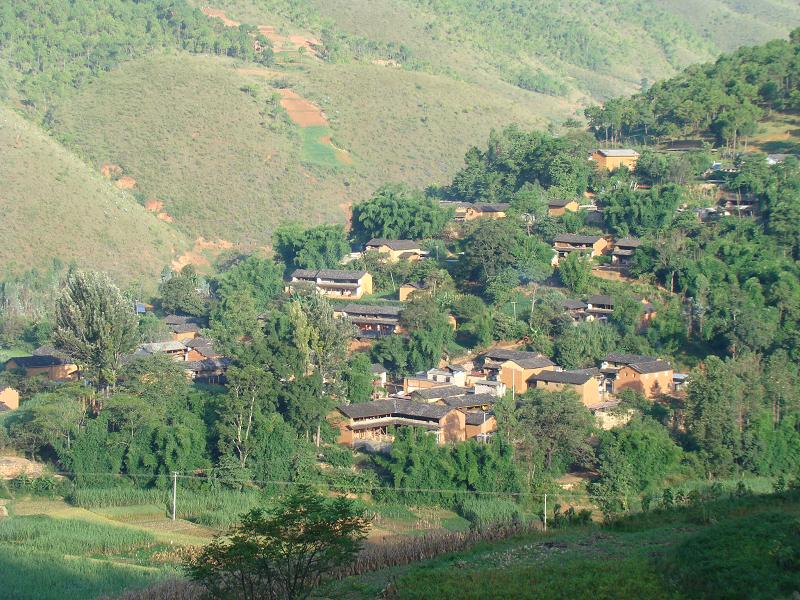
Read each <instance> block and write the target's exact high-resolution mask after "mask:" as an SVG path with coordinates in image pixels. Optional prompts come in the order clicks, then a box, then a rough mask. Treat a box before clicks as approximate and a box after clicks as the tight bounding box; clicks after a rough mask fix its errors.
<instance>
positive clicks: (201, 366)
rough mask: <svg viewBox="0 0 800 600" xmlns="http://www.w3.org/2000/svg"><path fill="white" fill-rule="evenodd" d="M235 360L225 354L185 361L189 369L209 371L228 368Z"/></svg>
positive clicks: (185, 366) (201, 371) (198, 371)
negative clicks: (217, 356)
mask: <svg viewBox="0 0 800 600" xmlns="http://www.w3.org/2000/svg"><path fill="white" fill-rule="evenodd" d="M232 362H233V361H232V360H231V359H230V358H227V357H225V356H222V357H219V358H204V359H203V360H192V361H189V362H186V363H183V367H184V368H185V369H186V370H187V371H194V372H195V373H203V372H207V371H221V370H225V369H227V368H228V367H229V366H230V365H231V363H232Z"/></svg>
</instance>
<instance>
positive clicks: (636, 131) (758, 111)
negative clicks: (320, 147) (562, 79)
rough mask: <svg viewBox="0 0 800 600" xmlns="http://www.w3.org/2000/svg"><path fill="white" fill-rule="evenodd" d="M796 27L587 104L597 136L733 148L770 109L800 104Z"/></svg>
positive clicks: (799, 53) (799, 32)
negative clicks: (699, 141) (686, 139)
mask: <svg viewBox="0 0 800 600" xmlns="http://www.w3.org/2000/svg"><path fill="white" fill-rule="evenodd" d="M798 82H800V30H795V31H794V32H792V33H791V34H790V36H789V40H788V41H787V40H775V41H772V42H770V43H768V44H765V45H763V46H757V47H752V48H742V49H740V50H738V51H736V52H734V53H732V54H727V55H723V56H721V57H720V58H719V59H718V60H717V61H716V62H714V63H711V64H706V65H697V66H692V67H689V68H687V69H686V70H684V71H683V72H682V73H681V74H680V75H679V76H677V77H674V78H672V79H668V80H666V81H661V82H658V83H656V84H654V85H653V86H652V87H651V88H650V89H648V90H645V91H643V92H642V93H640V94H636V95H634V96H631V97H630V98H613V99H610V100H608V101H607V102H605V103H604V104H603V106H593V107H590V108H587V109H586V117H587V119H588V120H589V125H590V127H591V128H592V130H593V131H594V132H595V135H596V136H597V137H598V139H602V140H604V141H607V142H608V141H611V142H614V141H622V140H630V141H637V142H639V143H647V142H648V140H650V141H652V140H654V139H658V138H669V139H675V138H679V137H681V136H697V135H701V136H709V137H713V138H714V139H715V140H716V142H717V143H718V144H724V145H725V146H726V147H730V148H731V149H732V150H734V151H735V150H736V149H737V147H738V146H739V144H740V143H741V142H742V140H743V139H745V140H746V138H747V137H748V136H751V135H753V134H754V133H755V131H756V127H757V123H758V121H759V119H760V118H762V117H763V116H764V115H765V114H767V113H769V112H770V111H780V110H796V109H798V108H800V90H799V89H798Z"/></svg>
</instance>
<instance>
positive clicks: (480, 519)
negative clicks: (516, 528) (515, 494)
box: [454, 498, 522, 529]
mask: <svg viewBox="0 0 800 600" xmlns="http://www.w3.org/2000/svg"><path fill="white" fill-rule="evenodd" d="M454 508H455V511H456V512H457V513H458V514H459V515H461V516H462V517H464V518H465V519H466V520H467V521H469V522H470V527H471V528H472V529H487V528H489V527H493V526H497V525H516V524H519V523H521V522H522V512H521V511H520V508H519V506H517V504H516V503H515V502H512V501H511V500H501V499H497V498H492V499H483V498H464V499H460V500H458V501H456V503H455V507H454Z"/></svg>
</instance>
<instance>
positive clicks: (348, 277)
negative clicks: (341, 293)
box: [292, 269, 367, 281]
mask: <svg viewBox="0 0 800 600" xmlns="http://www.w3.org/2000/svg"><path fill="white" fill-rule="evenodd" d="M366 274H367V272H366V271H344V270H341V269H295V270H294V271H293V272H292V277H293V278H297V279H317V278H319V279H330V280H332V281H358V280H359V279H361V278H362V277H363V276H364V275H366Z"/></svg>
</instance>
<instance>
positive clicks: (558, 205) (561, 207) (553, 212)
mask: <svg viewBox="0 0 800 600" xmlns="http://www.w3.org/2000/svg"><path fill="white" fill-rule="evenodd" d="M579 208H580V204H579V203H578V201H577V200H574V199H565V198H557V199H555V200H549V201H548V202H547V214H548V216H550V217H561V216H564V214H566V213H567V212H576V211H577V210H578V209H579Z"/></svg>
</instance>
